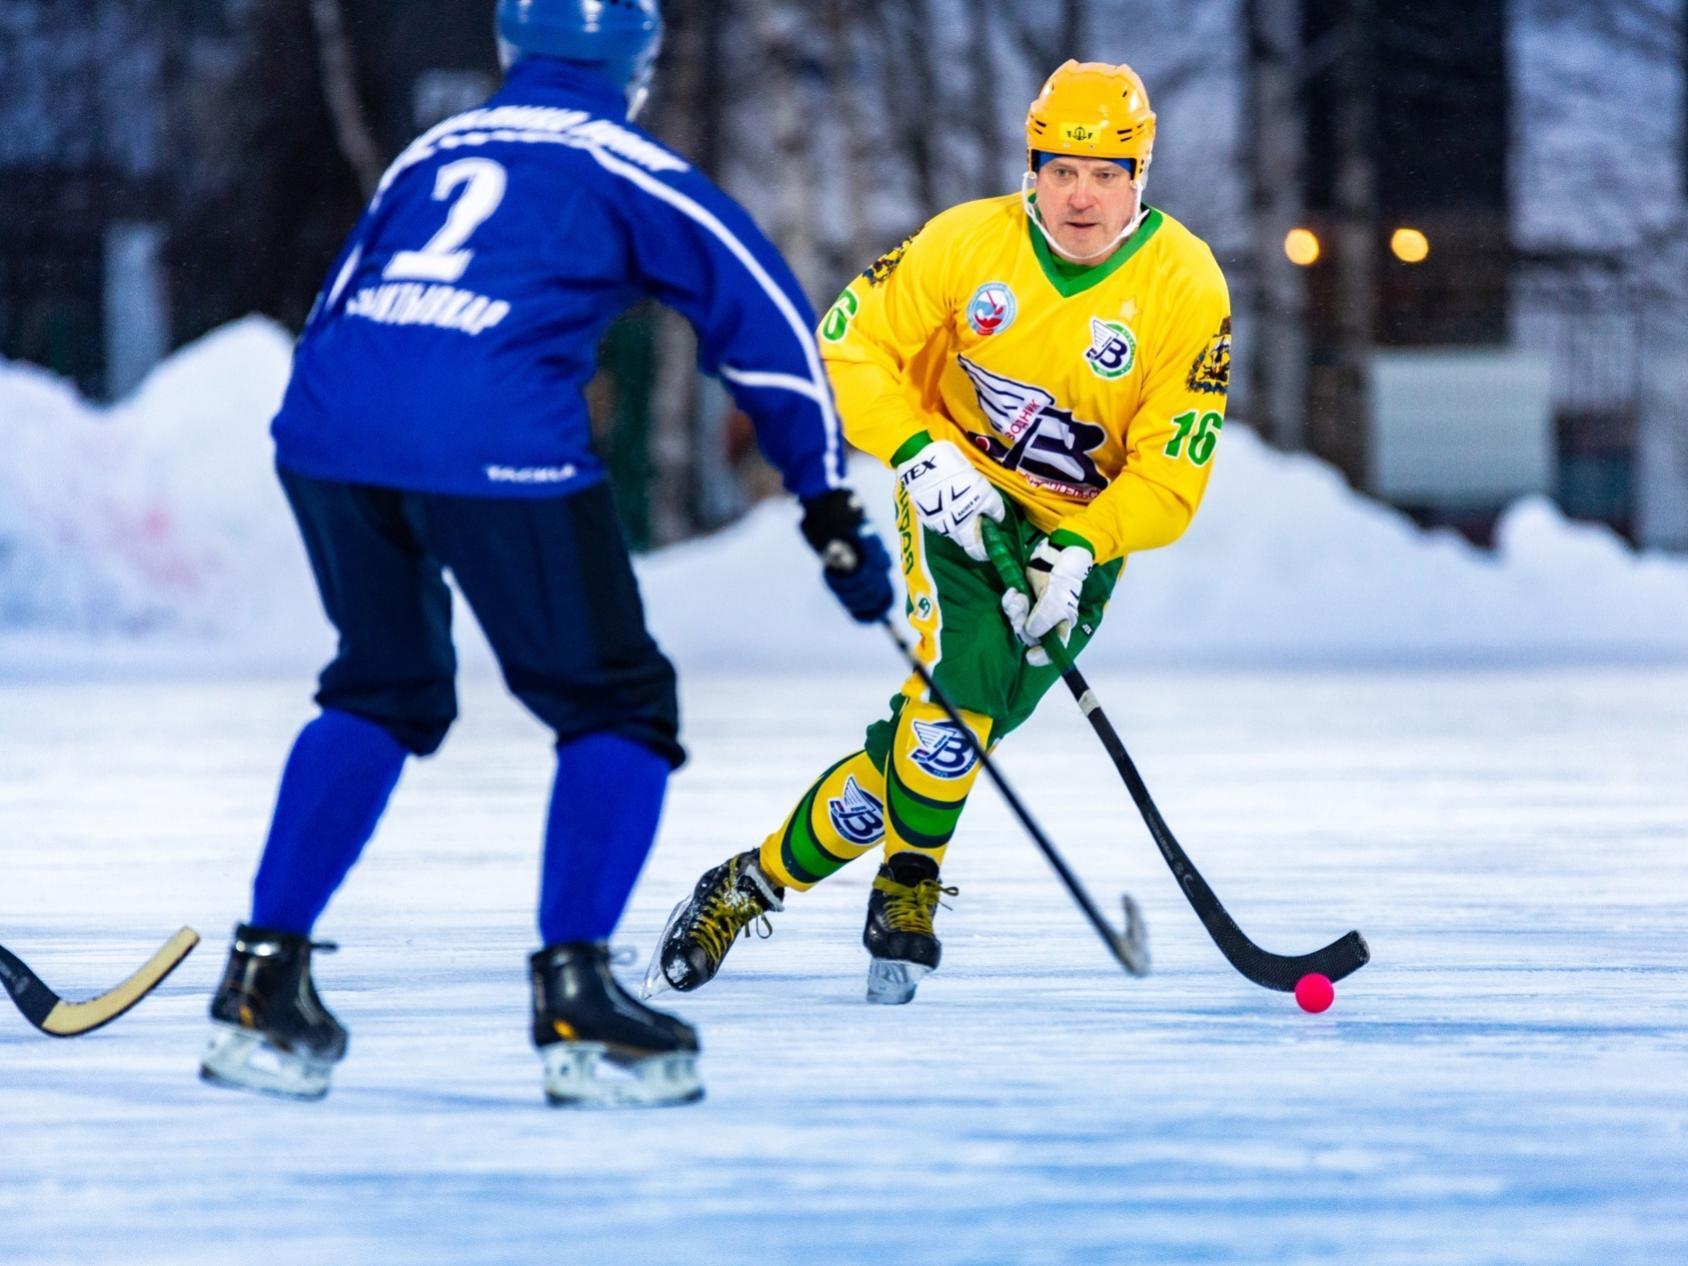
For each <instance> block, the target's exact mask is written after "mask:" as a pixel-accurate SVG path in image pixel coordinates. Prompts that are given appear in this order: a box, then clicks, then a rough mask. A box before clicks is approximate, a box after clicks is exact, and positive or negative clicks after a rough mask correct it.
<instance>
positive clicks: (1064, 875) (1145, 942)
mask: <svg viewBox="0 0 1688 1266" xmlns="http://www.w3.org/2000/svg"><path fill="white" fill-rule="evenodd" d="M880 624H881V625H883V626H884V628H885V631H886V632H887V633H889V634H890V635H891V640H892V641H893V642H895V643H896V644H897V649H898V650H899V651H901V652H902V653H903V658H904V659H906V660H907V661H908V663H909V667H910V668H912V669H914V671H915V674H916V675H917V676H919V678H920V681H921V684H922V685H924V686H925V687H926V692H927V694H929V695H930V696H931V698H932V702H934V703H936V704H937V705H938V706H939V707H940V708H942V709H943V710H944V715H946V716H947V717H949V719H950V723H951V724H953V725H954V726H955V728H956V729H958V730H960V731H961V732H962V733H963V734H964V735H966V736H967V742H968V743H969V745H971V747H972V748H973V753H974V755H975V756H977V757H978V760H979V764H980V765H981V766H982V767H983V769H984V771H985V776H986V777H988V778H989V779H990V780H991V782H992V783H994V784H995V785H996V789H997V790H998V791H999V792H1001V793H1002V798H1003V799H1004V800H1006V801H1007V802H1008V807H1009V808H1010V809H1012V810H1013V811H1014V816H1015V817H1017V818H1019V819H1020V825H1021V826H1023V827H1025V828H1026V833H1027V834H1028V835H1030V836H1031V837H1032V842H1033V843H1035V844H1036V845H1037V846H1038V848H1039V849H1040V850H1041V851H1042V853H1043V855H1044V857H1046V858H1048V859H1049V864H1050V865H1051V866H1053V867H1054V868H1055V873H1056V874H1057V875H1059V876H1060V877H1061V882H1062V883H1063V884H1065V885H1066V886H1067V891H1068V892H1069V893H1070V894H1072V898H1073V900H1074V901H1076V902H1077V903H1078V908H1079V909H1080V910H1082V911H1084V917H1085V918H1087V919H1089V920H1090V925H1091V926H1092V927H1093V928H1095V929H1096V935H1098V936H1100V937H1101V938H1102V942H1103V944H1105V945H1106V946H1107V947H1108V951H1109V952H1110V953H1111V954H1113V956H1114V957H1115V958H1117V959H1118V960H1119V963H1120V966H1121V967H1123V968H1125V970H1126V971H1128V972H1130V973H1131V974H1132V975H1133V976H1147V975H1148V974H1149V933H1148V928H1147V927H1146V926H1145V924H1144V922H1143V913H1142V911H1140V910H1139V909H1138V908H1137V903H1136V902H1135V901H1133V900H1132V899H1131V896H1130V894H1126V895H1125V896H1124V897H1123V898H1122V900H1123V901H1124V903H1125V930H1124V931H1123V932H1122V931H1119V930H1118V929H1116V928H1114V927H1112V926H1111V925H1110V924H1109V923H1108V921H1107V920H1106V919H1104V918H1103V917H1102V912H1101V911H1100V910H1098V909H1097V908H1096V903H1095V902H1094V901H1092V900H1091V899H1090V894H1089V893H1088V892H1086V891H1085V890H1084V885H1083V884H1081V883H1079V881H1078V878H1077V876H1075V875H1074V874H1073V872H1072V871H1071V870H1070V869H1069V868H1068V866H1067V863H1066V862H1065V861H1064V860H1063V859H1062V857H1061V854H1060V853H1059V852H1057V851H1056V849H1055V846H1054V845H1053V844H1051V843H1050V842H1049V837H1048V836H1047V835H1045V834H1044V833H1043V830H1042V828H1041V827H1039V826H1038V824H1037V823H1036V822H1035V821H1033V819H1032V815H1031V814H1030V812H1028V811H1027V809H1026V806H1025V805H1023V804H1021V803H1020V797H1019V796H1017V795H1015V794H1014V789H1013V788H1012V787H1010V786H1009V785H1008V780H1007V779H1006V778H1004V777H1003V776H1002V772H1001V771H1000V770H998V769H997V767H996V766H995V765H994V764H992V763H991V759H990V757H989V756H987V755H986V754H985V749H984V747H983V746H982V745H981V744H980V743H979V741H978V739H976V738H974V737H973V731H972V730H970V729H968V728H967V723H966V722H965V721H963V720H962V719H961V714H960V713H959V712H957V711H956V709H955V707H954V705H953V704H951V703H950V701H949V700H948V699H947V698H945V697H944V693H943V691H941V690H939V689H938V684H937V683H936V682H935V681H933V680H932V674H931V673H930V672H928V671H927V668H926V665H925V664H923V663H921V662H920V659H919V657H918V656H916V655H915V653H914V651H913V650H912V649H910V647H909V644H908V643H907V642H905V641H903V637H902V634H900V633H898V632H897V628H896V625H894V624H892V623H891V617H890V616H886V617H885V618H884V619H882V620H881V621H880Z"/></svg>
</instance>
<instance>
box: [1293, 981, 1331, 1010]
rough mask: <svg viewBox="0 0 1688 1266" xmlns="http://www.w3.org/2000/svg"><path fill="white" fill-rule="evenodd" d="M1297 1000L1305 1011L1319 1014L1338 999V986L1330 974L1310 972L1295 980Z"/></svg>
mask: <svg viewBox="0 0 1688 1266" xmlns="http://www.w3.org/2000/svg"><path fill="white" fill-rule="evenodd" d="M1295 1000H1296V1002H1297V1003H1298V1004H1300V1006H1301V1009H1302V1010H1303V1011H1306V1012H1309V1013H1310V1014H1312V1015H1318V1014H1319V1012H1321V1011H1324V1010H1327V1009H1328V1008H1329V1007H1330V1004H1331V1003H1333V1002H1335V1001H1336V986H1335V985H1333V984H1331V983H1330V977H1329V976H1321V975H1320V974H1319V973H1318V972H1316V971H1315V972H1308V973H1307V974H1306V975H1305V976H1303V977H1302V978H1301V979H1300V980H1298V981H1296V982H1295Z"/></svg>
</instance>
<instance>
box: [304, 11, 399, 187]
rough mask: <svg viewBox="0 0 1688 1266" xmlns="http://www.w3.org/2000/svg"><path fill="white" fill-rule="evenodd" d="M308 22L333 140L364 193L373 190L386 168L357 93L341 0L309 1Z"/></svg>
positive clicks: (350, 44) (355, 76)
mask: <svg viewBox="0 0 1688 1266" xmlns="http://www.w3.org/2000/svg"><path fill="white" fill-rule="evenodd" d="M311 24H312V26H313V27H315V29H316V39H317V57H318V59H319V61H320V63H321V65H322V90H323V96H324V98H325V99H326V100H327V103H328V113H329V116H330V117H331V118H332V119H333V120H334V139H335V142H336V143H337V144H338V145H339V147H340V152H341V154H343V155H344V156H345V159H346V162H347V163H348V164H349V165H350V166H351V169H352V171H353V172H355V173H356V174H357V178H358V184H359V185H360V186H361V187H362V189H363V192H364V196H365V197H369V196H371V195H373V194H374V193H375V187H376V186H377V185H378V184H379V183H380V181H381V172H382V171H383V170H384V169H385V167H386V165H387V164H386V161H385V159H384V158H383V157H382V154H381V147H380V145H378V144H377V143H376V141H375V133H374V132H373V131H372V130H371V128H370V126H369V118H368V116H367V115H366V114H365V113H364V109H363V102H362V100H361V98H360V97H359V96H358V85H357V70H356V66H355V62H354V59H353V56H352V43H351V40H350V38H349V37H348V36H347V34H346V21H345V15H344V14H342V13H341V12H340V0H311Z"/></svg>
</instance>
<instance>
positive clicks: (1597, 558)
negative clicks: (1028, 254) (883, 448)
mask: <svg viewBox="0 0 1688 1266" xmlns="http://www.w3.org/2000/svg"><path fill="white" fill-rule="evenodd" d="M288 357H289V340H288V338H287V336H286V334H285V333H284V332H283V331H282V330H281V329H279V328H278V327H276V326H274V325H272V324H270V323H268V322H266V321H262V320H258V319H252V320H247V321H243V322H239V323H237V324H234V325H231V326H228V327H226V328H225V329H223V330H220V331H218V332H217V333H215V334H212V335H211V336H209V337H207V338H205V339H203V340H201V341H200V342H198V343H196V344H194V345H193V346H191V347H189V348H186V349H184V350H183V351H182V352H181V353H179V354H178V355H177V356H175V357H174V358H172V359H171V360H170V361H168V362H167V363H166V364H164V365H163V366H161V367H160V368H159V369H158V370H157V371H156V372H155V373H154V374H153V375H152V376H151V377H149V378H148V379H147V381H146V382H145V383H144V384H143V385H142V387H141V388H140V390H139V391H138V392H137V393H136V394H135V395H134V396H133V397H131V398H130V399H129V400H127V401H125V402H123V403H122V404H120V405H117V406H115V407H112V408H110V409H100V408H97V407H94V406H91V405H89V404H87V403H86V402H84V401H82V400H81V399H80V398H79V397H78V396H77V395H76V393H75V392H74V391H73V390H72V389H71V388H69V387H68V386H66V385H65V384H64V383H62V382H60V381H58V380H57V379H55V378H53V377H51V376H50V375H47V374H44V373H42V372H41V371H39V370H36V369H32V368H30V367H27V366H19V365H7V364H0V438H3V440H4V442H5V445H6V452H7V456H8V460H7V461H6V462H5V463H4V464H3V466H0V667H9V668H10V669H12V670H13V671H50V670H52V669H54V668H62V669H66V670H75V671H82V670H85V669H87V668H90V667H94V666H106V667H112V666H118V667H121V666H132V665H135V664H143V663H144V664H157V663H165V664H174V665H178V666H180V667H182V668H184V669H189V670H196V669H201V668H206V667H217V666H227V667H231V668H242V667H254V666H260V665H265V666H269V665H281V664H287V665H290V666H291V665H297V664H310V663H313V662H316V661H318V660H320V659H321V657H322V656H323V655H324V654H325V653H326V651H327V649H328V648H329V646H330V645H331V635H330V634H329V632H328V630H327V628H326V626H325V624H324V622H323V619H322V616H321V614H320V611H319V609H318V607H317V603H316V598H315V594H314V591H313V589H312V587H311V582H310V576H309V572H308V570H307V568H306V566H305V563H304V559H303V555H302V553H301V551H300V549H299V546H298V544H297V541H296V540H295V537H294V533H293V528H292V524H291V521H290V519H289V516H288V514H287V509H286V506H285V503H284V502H283V500H282V497H281V494H280V492H279V490H278V489H277V487H276V484H275V480H274V477H273V474H272V472H271V470H270V445H269V439H268V434H267V428H268V421H269V417H270V414H271V413H272V412H273V410H274V408H275V405H276V402H277V401H278V400H279V399H280V396H281V392H282V388H283V386H284V384H285V382H286V375H287V367H288ZM858 482H859V484H860V485H861V487H862V489H863V492H864V495H865V496H866V497H867V499H868V501H869V503H870V505H871V507H872V508H873V510H874V513H875V517H876V518H877V519H878V520H879V522H880V525H881V529H882V530H883V531H885V532H886V533H887V535H889V528H890V523H889V521H888V520H889V516H888V507H889V504H890V495H889V489H890V484H889V480H888V478H887V477H886V475H885V474H884V472H882V471H879V470H876V469H874V468H872V467H871V466H868V465H866V464H863V465H861V466H859V467H858ZM795 520H796V513H795V509H794V508H793V507H792V506H790V505H789V504H784V503H781V504H769V505H765V506H762V507H761V508H759V509H757V510H756V511H755V512H753V513H752V514H750V515H749V516H747V517H746V518H745V519H744V520H743V521H742V522H740V523H739V524H737V525H735V526H734V527H732V528H730V529H728V530H727V531H724V532H721V533H719V534H717V535H715V536H713V537H711V538H709V539H707V540H701V541H696V542H692V543H689V544H687V545H684V546H679V547H676V548H672V549H669V550H665V551H663V552H661V553H660V554H657V555H655V556H653V557H651V558H649V559H646V560H644V561H643V562H642V564H641V574H642V576H643V580H644V585H645V591H646V598H647V602H648V605H649V607H650V613H651V621H652V624H653V627H654V628H655V629H656V631H657V634H658V636H659V638H661V640H662V641H663V643H664V645H665V646H667V647H668V649H669V650H670V651H671V652H672V653H673V654H674V655H675V657H676V658H677V659H679V660H680V661H681V662H682V663H683V664H685V665H699V666H701V665H711V666H721V667H754V666H757V665H763V664H783V665H790V666H801V665H814V664H817V663H853V664H873V663H879V664H883V663H884V662H885V658H886V655H887V650H886V648H885V647H884V646H882V645H880V644H879V639H878V638H877V637H875V636H874V635H872V634H870V633H863V632H861V631H859V630H857V629H855V628H853V627H852V626H850V625H849V624H848V623H847V622H846V621H845V620H844V619H843V618H842V617H841V616H840V614H839V613H838V612H837V610H836V609H835V607H834V606H833V604H832V600H831V598H830V597H829V596H828V595H827V594H826V593H825V591H824V590H823V589H822V588H821V587H820V585H819V584H818V582H817V581H816V579H815V575H814V564H813V561H812V559H811V558H810V556H809V554H808V551H807V550H806V548H805V547H804V546H803V545H802V544H801V543H800V541H799V538H798V536H797V533H796V528H795ZM473 655H474V651H473V649H472V648H471V657H473ZM1090 656H1091V661H1092V662H1095V663H1099V664H1100V663H1116V664H1123V663H1127V662H1133V661H1138V662H1140V661H1143V660H1156V661H1160V662H1169V663H1178V662H1194V663H1203V662H1234V661H1254V662H1275V663H1332V662H1373V663H1377V662H1401V661H1406V662H1423V661H1430V662H1439V663H1457V662H1463V661H1472V660H1482V661H1487V662H1495V661H1500V662H1521V661H1539V660H1544V659H1581V660H1589V659H1594V660H1635V659H1669V660H1688V562H1685V561H1683V560H1678V559H1667V558H1663V557H1658V556H1648V555H1639V554H1637V553H1635V552H1634V551H1633V550H1631V549H1630V548H1629V547H1628V546H1627V545H1625V544H1624V543H1623V542H1622V541H1621V540H1619V539H1618V538H1617V537H1615V536H1614V535H1612V534H1611V533H1610V532H1608V531H1606V530H1604V529H1601V528H1591V527H1588V526H1585V525H1578V524H1571V523H1568V522H1566V521H1565V520H1564V518H1563V517H1562V516H1561V515H1560V514H1559V513H1558V511H1557V510H1556V509H1554V507H1553V506H1552V505H1551V504H1550V503H1548V502H1546V501H1544V500H1541V499H1529V500H1526V501H1522V502H1520V503H1518V504H1517V505H1515V506H1513V507H1512V508H1511V509H1510V510H1509V511H1508V512H1507V514H1506V516H1505V518H1504V520H1503V522H1502V524H1501V527H1500V533H1499V544H1498V548H1497V549H1496V550H1495V551H1494V552H1492V553H1490V552H1485V551H1481V550H1477V549H1474V548H1472V547H1471V546H1469V545H1468V544H1466V543H1465V542H1464V541H1463V540H1461V539H1460V538H1458V537H1457V536H1455V535H1453V534H1451V533H1444V532H1431V533H1425V532H1422V531H1419V530H1418V529H1417V528H1415V527H1414V526H1413V525H1412V524H1411V523H1410V522H1409V521H1408V520H1407V519H1405V518H1403V517H1402V516H1400V515H1398V514H1396V513H1394V512H1393V511H1390V510H1388V509H1386V508H1384V507H1381V506H1379V505H1377V504H1375V503H1373V502H1370V501H1367V500H1365V499H1363V498H1360V497H1357V496H1355V495H1354V494H1353V493H1352V492H1351V491H1350V490H1349V489H1348V488H1347V486H1346V485H1345V484H1344V483H1343V481H1342V479H1341V478H1340V476H1338V475H1337V474H1336V473H1335V472H1334V471H1333V470H1331V469H1330V468H1329V467H1328V466H1325V465H1324V464H1323V463H1320V462H1318V461H1315V460H1312V459H1310V458H1307V457H1304V456H1287V455H1284V454H1280V453H1276V452H1274V451H1272V450H1271V449H1269V448H1267V447H1266V446H1265V445H1264V444H1262V443H1261V442H1260V441H1259V440H1258V439H1257V438H1255V436H1254V435H1253V434H1252V433H1251V432H1249V431H1248V430H1246V429H1245V428H1242V427H1239V426H1233V427H1232V428H1231V429H1230V430H1228V431H1227V432H1226V438H1225V443H1224V446H1223V448H1222V450H1221V456H1220V458H1219V461H1218V465H1217V467H1216V469H1215V473H1214V479H1213V485H1212V488H1211V490H1210V492H1209V495H1208V499H1207V503H1206V505H1205V506H1204V507H1203V510H1202V513H1201V514H1200V516H1198V519H1197V521H1196V524H1195V525H1194V527H1192V529H1191V530H1190V532H1189V534H1188V535H1187V536H1186V537H1185V538H1184V540H1183V541H1181V542H1179V543H1178V544H1177V545H1176V546H1175V547H1173V548H1171V549H1168V550H1163V551H1159V552H1157V553H1153V554H1146V555H1143V556H1141V557H1139V558H1137V559H1135V560H1133V562H1132V563H1131V565H1130V567H1129V568H1128V570H1127V573H1126V577H1125V579H1124V581H1123V582H1122V584H1121V587H1120V590H1119V592H1118V597H1117V598H1116V601H1115V603H1114V607H1113V609H1112V610H1111V612H1110V616H1109V623H1108V627H1107V629H1106V631H1105V632H1104V633H1103V635H1102V636H1101V637H1100V638H1099V639H1098V641H1097V643H1096V645H1095V646H1094V648H1093V649H1092V651H1091V653H1090Z"/></svg>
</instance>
